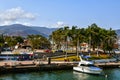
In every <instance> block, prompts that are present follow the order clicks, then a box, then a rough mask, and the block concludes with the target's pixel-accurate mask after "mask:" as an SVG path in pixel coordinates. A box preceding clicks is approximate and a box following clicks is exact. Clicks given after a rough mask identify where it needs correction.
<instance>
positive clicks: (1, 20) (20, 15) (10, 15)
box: [0, 7, 36, 25]
mask: <svg viewBox="0 0 120 80" xmlns="http://www.w3.org/2000/svg"><path fill="white" fill-rule="evenodd" d="M35 18H36V16H35V15H34V14H32V13H29V12H26V11H24V10H23V9H22V8H21V7H16V8H12V9H8V10H5V11H3V12H0V25H8V24H11V23H14V22H16V21H19V20H34V19H35Z"/></svg>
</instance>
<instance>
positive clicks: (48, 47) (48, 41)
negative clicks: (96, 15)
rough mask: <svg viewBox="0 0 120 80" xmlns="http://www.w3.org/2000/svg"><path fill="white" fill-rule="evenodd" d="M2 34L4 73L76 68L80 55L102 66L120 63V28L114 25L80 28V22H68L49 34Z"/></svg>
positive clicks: (2, 65) (0, 55) (0, 58)
mask: <svg viewBox="0 0 120 80" xmlns="http://www.w3.org/2000/svg"><path fill="white" fill-rule="evenodd" d="M101 31H103V32H101ZM104 34H105V35H104ZM58 35H59V36H58ZM0 37H1V42H0V44H1V53H0V67H1V68H0V69H1V70H0V71H1V72H2V73H3V72H6V73H7V72H19V71H24V70H25V71H38V70H56V69H62V70H64V69H72V68H73V67H74V66H76V65H77V64H78V63H79V61H81V59H80V57H79V56H82V58H83V59H84V60H92V61H93V62H94V64H95V65H96V66H98V67H101V68H106V67H110V68H111V67H119V66H120V63H119V60H120V50H119V42H118V41H119V40H118V37H117V34H116V32H115V31H114V30H112V29H111V28H110V30H105V29H102V28H100V27H98V26H97V25H96V24H92V25H91V26H89V27H88V28H87V29H85V28H82V29H80V28H79V29H78V28H77V26H72V29H69V27H68V26H67V27H64V28H59V29H57V30H55V31H53V32H52V34H51V35H50V37H49V38H46V37H44V36H42V35H28V36H27V37H22V36H8V35H1V36H0ZM43 65H44V66H43ZM35 69H36V70H35ZM73 69H74V68H73Z"/></svg>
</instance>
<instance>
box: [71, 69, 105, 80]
mask: <svg viewBox="0 0 120 80" xmlns="http://www.w3.org/2000/svg"><path fill="white" fill-rule="evenodd" d="M73 75H74V77H75V78H76V79H77V80H105V77H104V76H103V75H92V74H86V73H81V72H76V71H73Z"/></svg>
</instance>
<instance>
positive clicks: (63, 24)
mask: <svg viewBox="0 0 120 80" xmlns="http://www.w3.org/2000/svg"><path fill="white" fill-rule="evenodd" d="M66 25H67V24H65V23H64V22H63V21H58V22H56V24H54V25H53V27H57V28H60V27H64V26H66Z"/></svg>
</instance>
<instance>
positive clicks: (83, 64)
mask: <svg viewBox="0 0 120 80" xmlns="http://www.w3.org/2000/svg"><path fill="white" fill-rule="evenodd" d="M80 59H81V61H80V62H79V64H78V66H77V67H73V70H75V71H78V72H83V73H89V74H101V73H102V72H103V70H102V69H101V68H99V67H97V66H95V65H94V63H93V62H92V61H86V60H82V58H81V56H80Z"/></svg>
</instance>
